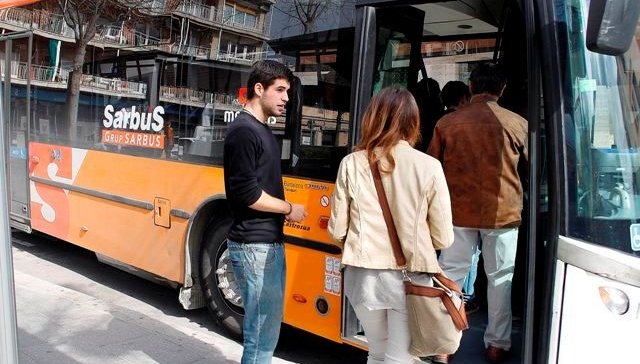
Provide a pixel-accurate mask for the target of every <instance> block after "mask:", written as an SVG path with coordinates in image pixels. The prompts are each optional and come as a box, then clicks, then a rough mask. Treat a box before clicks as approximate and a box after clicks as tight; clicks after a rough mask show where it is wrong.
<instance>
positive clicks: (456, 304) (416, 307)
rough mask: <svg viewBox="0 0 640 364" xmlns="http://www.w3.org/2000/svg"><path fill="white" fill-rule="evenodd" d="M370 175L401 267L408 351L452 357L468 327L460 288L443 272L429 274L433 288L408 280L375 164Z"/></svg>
mask: <svg viewBox="0 0 640 364" xmlns="http://www.w3.org/2000/svg"><path fill="white" fill-rule="evenodd" d="M371 172H372V173H373V181H374V184H375V186H376V192H377V193H378V200H379V201H380V207H382V214H383V215H384V221H385V223H386V224H387V230H388V231H389V238H390V239H391V246H392V248H393V255H394V257H395V259H396V263H397V264H398V266H399V267H402V276H403V280H404V288H405V293H406V295H407V314H408V320H409V332H410V334H411V346H410V347H409V352H410V353H411V355H415V356H418V357H425V356H430V355H437V354H453V353H455V352H456V351H457V350H458V347H459V346H460V339H462V331H464V330H466V329H468V328H469V324H468V322H467V315H466V314H465V312H464V301H463V299H462V292H461V290H460V287H458V285H457V284H456V282H454V281H452V280H450V279H449V278H447V277H446V276H445V275H444V274H443V273H434V274H430V275H431V279H432V281H433V287H427V286H422V285H418V284H415V283H413V282H412V281H411V279H410V278H409V275H408V274H407V269H406V267H407V259H406V258H405V256H404V253H403V251H402V246H401V245H400V239H399V238H398V231H397V230H396V226H395V223H394V222H393V216H391V209H390V208H389V202H388V201H387V196H386V194H385V192H384V187H383V186H382V178H381V176H380V169H379V168H378V163H372V164H371Z"/></svg>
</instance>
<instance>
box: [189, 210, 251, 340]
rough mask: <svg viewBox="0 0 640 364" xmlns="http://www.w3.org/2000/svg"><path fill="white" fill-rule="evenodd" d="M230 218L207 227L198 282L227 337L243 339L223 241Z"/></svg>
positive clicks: (240, 314)
mask: <svg viewBox="0 0 640 364" xmlns="http://www.w3.org/2000/svg"><path fill="white" fill-rule="evenodd" d="M231 221H232V220H231V217H224V218H222V219H219V220H216V221H214V222H213V223H212V224H211V225H210V227H209V229H207V232H206V234H205V240H204V242H203V246H202V250H201V253H200V285H201V287H202V291H203V293H204V297H205V299H206V301H207V308H208V309H209V312H211V314H213V316H214V317H215V318H216V320H217V321H218V322H219V323H220V324H221V325H222V327H223V329H224V330H225V331H226V332H227V333H228V334H229V335H230V336H232V337H233V338H234V339H236V340H242V322H243V318H244V309H243V308H242V303H241V299H240V297H239V295H240V292H239V290H238V289H237V286H235V283H234V282H235V279H234V277H233V271H232V270H231V262H230V261H229V259H228V250H227V241H226V235H227V232H228V231H229V227H230V226H231Z"/></svg>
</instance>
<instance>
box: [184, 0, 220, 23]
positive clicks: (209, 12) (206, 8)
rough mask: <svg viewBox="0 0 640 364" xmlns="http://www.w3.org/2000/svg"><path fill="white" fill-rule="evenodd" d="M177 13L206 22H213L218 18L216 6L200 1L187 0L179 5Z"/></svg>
mask: <svg viewBox="0 0 640 364" xmlns="http://www.w3.org/2000/svg"><path fill="white" fill-rule="evenodd" d="M175 13H178V14H181V15H186V16H191V17H193V18H195V19H196V20H202V21H205V22H206V23H209V22H213V21H214V20H215V19H216V8H215V7H214V6H211V5H203V4H201V3H200V2H197V1H192V0H187V1H183V2H182V3H180V5H178V7H177V8H176V10H175Z"/></svg>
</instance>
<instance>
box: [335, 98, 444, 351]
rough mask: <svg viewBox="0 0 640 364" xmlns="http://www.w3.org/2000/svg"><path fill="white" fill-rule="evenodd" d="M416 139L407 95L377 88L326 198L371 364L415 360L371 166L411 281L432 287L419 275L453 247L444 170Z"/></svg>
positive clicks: (415, 115) (416, 119)
mask: <svg viewBox="0 0 640 364" xmlns="http://www.w3.org/2000/svg"><path fill="white" fill-rule="evenodd" d="M419 138H420V114H419V110H418V106H417V104H416V102H415V99H414V98H413V96H412V95H411V93H410V92H409V91H408V90H406V89H404V88H397V87H390V88H384V89H382V90H381V91H380V93H378V94H377V95H375V96H374V97H373V98H372V99H371V103H370V104H369V105H368V107H367V109H366V111H365V113H364V116H363V118H362V138H361V140H360V143H359V144H358V145H357V147H356V151H355V152H353V153H351V154H349V155H347V156H346V157H344V159H343V160H342V161H341V163H340V167H339V169H338V176H337V180H336V185H335V189H334V191H333V195H332V199H331V216H330V219H329V225H328V231H329V235H330V236H331V238H332V239H333V240H335V241H336V242H338V244H340V245H342V246H343V252H342V265H343V266H344V273H343V276H344V293H345V295H346V297H347V298H348V299H349V302H350V304H351V306H352V307H353V309H354V311H355V313H356V315H357V317H358V319H359V320H360V323H361V324H362V327H363V328H364V333H365V336H366V338H367V344H368V347H369V354H368V361H367V363H368V364H376V363H387V364H389V363H396V364H409V363H414V362H415V361H417V360H418V359H417V358H415V357H413V356H411V354H410V353H409V345H410V336H409V326H408V317H407V309H406V301H405V292H404V286H403V281H402V270H401V267H398V265H397V264H396V260H395V258H394V255H393V249H392V245H391V240H390V238H389V235H388V230H387V225H386V224H385V220H384V216H383V214H382V209H381V207H380V202H379V200H378V195H377V193H376V188H375V185H374V182H373V176H372V172H371V166H370V163H371V162H378V163H379V166H380V173H381V175H382V182H383V184H384V188H385V191H386V195H387V197H388V201H389V205H390V210H391V213H392V216H393V218H394V222H395V227H396V229H397V232H398V237H399V238H400V241H401V243H402V249H403V251H404V255H405V256H406V258H407V269H408V271H409V272H413V273H410V276H411V277H412V280H414V281H417V282H418V283H420V284H423V285H428V286H430V285H432V282H431V278H430V275H429V274H422V273H436V272H440V271H441V270H440V267H439V265H438V260H437V257H436V249H444V248H446V247H448V246H450V245H451V244H452V243H453V223H452V220H451V219H452V218H451V204H450V198H449V190H448V189H447V183H446V180H445V176H444V172H443V170H442V166H441V165H440V162H438V160H436V159H435V158H432V157H431V156H428V155H427V154H425V153H423V152H420V151H419V150H417V149H414V148H413V146H414V145H415V143H416V142H417V141H418V139H419ZM416 232H423V233H418V234H416ZM427 232H429V234H427ZM416 272H421V273H416Z"/></svg>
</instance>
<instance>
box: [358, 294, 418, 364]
mask: <svg viewBox="0 0 640 364" xmlns="http://www.w3.org/2000/svg"><path fill="white" fill-rule="evenodd" d="M353 310H354V311H355V312H356V316H358V320H360V324H362V328H363V329H364V334H365V336H366V337H367V344H368V346H369V359H368V360H367V364H411V363H414V360H415V359H416V358H415V357H414V356H412V355H411V354H409V344H410V343H411V338H410V337H409V323H408V320H407V310H391V309H389V310H369V309H368V308H367V307H365V306H364V305H362V304H358V305H356V306H354V307H353Z"/></svg>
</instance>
